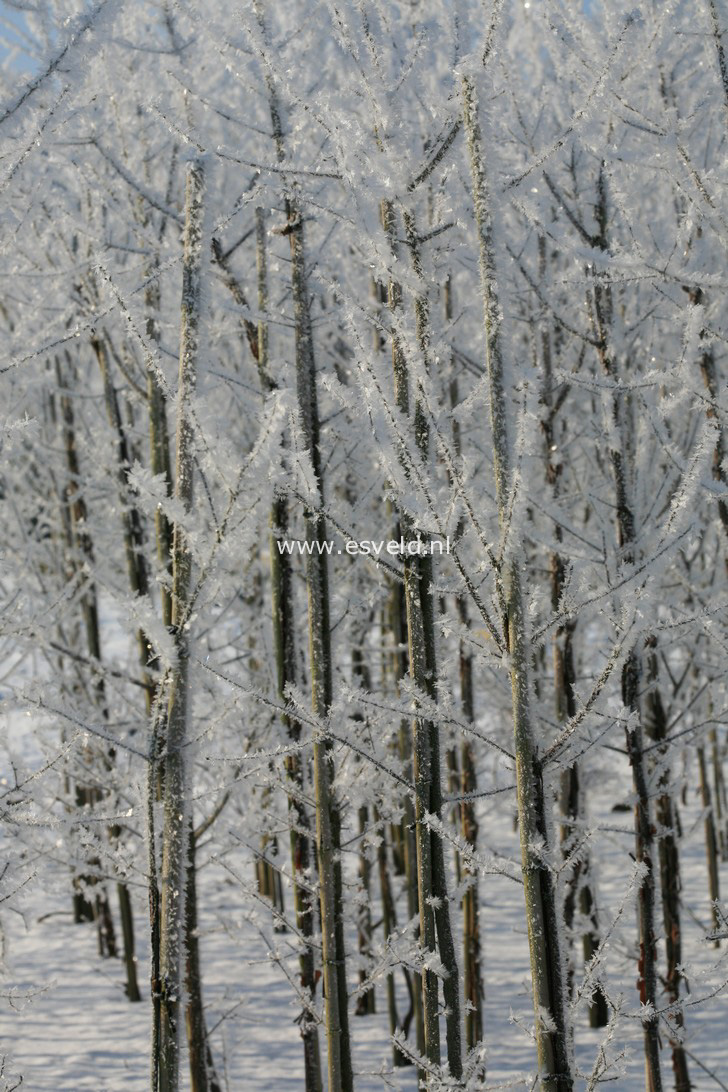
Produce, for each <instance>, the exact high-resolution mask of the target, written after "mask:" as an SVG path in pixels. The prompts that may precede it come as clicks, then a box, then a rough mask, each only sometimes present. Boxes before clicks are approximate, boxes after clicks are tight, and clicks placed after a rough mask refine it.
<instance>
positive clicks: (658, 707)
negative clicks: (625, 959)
mask: <svg viewBox="0 0 728 1092" xmlns="http://www.w3.org/2000/svg"><path fill="white" fill-rule="evenodd" d="M656 646H657V640H656V638H654V637H653V638H651V640H650V641H649V642H648V654H647V657H646V659H647V682H648V686H649V689H648V691H647V693H646V695H645V698H644V703H645V729H646V732H647V735H648V737H649V738H650V740H652V741H653V742H654V743H657V744H660V746H659V747H658V749H657V753H656V757H655V763H657V764H662V767H663V768H662V772H661V773H660V775H659V782H658V783H659V789H660V791H659V795H658V797H657V803H656V809H655V810H656V818H657V824H658V829H659V831H660V834H659V840H658V853H659V862H660V888H661V891H662V923H663V928H664V931H665V957H666V963H667V973H666V976H665V979H664V982H665V989H666V992H667V996H668V998H669V1001H670V1004H671V1005H672V1006H673V1014H672V1016H671V1020H672V1021H673V1022H674V1024H675V1027H676V1029H677V1034H676V1035H674V1036H671V1038H670V1049H671V1051H672V1068H673V1073H674V1075H675V1092H690V1088H691V1084H690V1077H689V1074H688V1060H687V1054H686V1053H685V1050H684V1049H683V1046H682V1035H683V1033H684V1029H685V1015H684V1012H683V1009H682V1004H681V999H680V989H681V984H682V983H683V982H684V981H685V976H684V974H683V971H682V927H681V923H680V886H681V885H680V858H679V853H678V838H677V829H676V828H677V822H676V815H675V805H674V802H673V798H672V793H671V791H670V784H671V778H670V764H669V761H668V758H667V754H666V752H667V748H668V746H669V744H668V741H667V715H666V713H665V707H664V705H663V703H662V698H661V696H660V690H659V687H658V665H657V653H656V651H655V650H656Z"/></svg>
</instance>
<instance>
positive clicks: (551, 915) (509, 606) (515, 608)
mask: <svg viewBox="0 0 728 1092" xmlns="http://www.w3.org/2000/svg"><path fill="white" fill-rule="evenodd" d="M462 91H463V117H464V122H465V131H466V134H467V140H468V148H469V152H470V167H471V176H472V185H473V200H474V205H475V219H476V225H477V229H478V240H479V252H480V278H481V291H482V295H483V317H484V326H485V365H486V374H487V377H488V383H489V388H490V401H491V427H492V433H493V456H494V463H495V479H496V496H497V501H498V514H499V523H500V528H501V535H503V536H504V535H505V534H506V532H507V530H508V518H509V516H508V511H509V503H510V493H511V453H510V446H509V437H508V409H507V400H506V389H505V379H504V375H503V361H502V357H501V349H500V340H499V331H498V326H499V323H500V315H499V302H498V290H497V281H496V271H495V261H494V253H493V241H492V226H491V219H490V209H489V203H488V202H489V199H488V188H487V177H486V170H485V160H484V156H483V142H482V137H481V133H480V122H479V120H478V104H477V99H476V94H475V87H474V84H473V82H472V80H471V79H470V78H469V77H465V78H464V80H463V88H462ZM500 575H501V581H502V586H503V594H504V600H505V602H504V608H505V617H504V619H503V630H504V636H505V643H506V650H507V652H508V655H509V657H510V676H511V691H512V696H513V726H514V737H515V749H516V784H517V788H516V793H517V800H518V818H519V827H520V836H521V859H522V871H523V888H524V895H525V899H526V919H527V926H528V940H529V948H530V954H531V978H532V982H533V1000H534V1009H535V1014H536V1042H537V1048H538V1060H539V1078H540V1082H541V1088H542V1090H543V1092H571V1089H572V1088H573V1076H572V1072H571V1059H570V1053H569V1033H568V1027H567V1022H566V1004H565V1001H566V997H565V994H566V983H565V982H564V978H563V962H562V952H561V929H560V922H559V915H558V913H557V908H556V899H555V884H554V880H553V876H552V874H551V871H550V868H549V866H548V864H547V860H548V849H549V840H550V832H549V826H548V822H547V814H546V801H545V797H544V788H543V772H542V768H541V764H540V762H539V760H538V752H537V746H536V741H535V739H534V733H533V724H532V721H531V711H530V671H531V654H530V647H529V642H528V635H527V629H526V613H525V609H524V602H523V594H522V590H521V567H520V562H519V559H518V556H517V555H516V556H514V555H513V551H511V556H510V557H509V558H506V560H505V562H504V565H503V567H502V570H501V574H500ZM542 840H543V844H544V847H545V850H544V851H539V850H538V849H537V848H536V847H537V846H539V844H540V843H541V841H542ZM545 1014H548V1017H547V1018H546V1019H544V1016H545Z"/></svg>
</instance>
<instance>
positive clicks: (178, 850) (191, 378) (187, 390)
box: [159, 160, 204, 1092]
mask: <svg viewBox="0 0 728 1092" xmlns="http://www.w3.org/2000/svg"><path fill="white" fill-rule="evenodd" d="M203 191H204V169H203V166H202V162H201V161H200V160H194V161H192V162H191V163H190V164H189V166H188V168H187V185H186V196H185V238H184V260H183V272H182V277H183V279H182V309H181V312H182V313H181V323H182V324H181V338H180V360H179V387H178V394H177V456H176V474H175V478H176V487H175V499H176V500H177V501H178V502H179V503H180V504H181V505H182V508H183V510H184V512H185V514H189V513H190V511H191V507H192V485H193V469H194V452H193V445H194V436H193V429H192V420H191V406H190V402H191V399H192V396H193V393H194V388H195V381H196V372H197V353H198V339H199V308H200V282H201V258H202V220H203V204H202V202H203ZM172 573H173V576H172V633H173V636H174V640H175V650H176V653H177V662H176V664H175V666H174V668H173V670H172V672H171V678H170V687H169V704H168V708H167V724H166V734H165V753H164V834H163V840H162V885H161V887H162V890H161V919H160V972H161V1013H160V1037H159V1089H160V1092H178V1089H179V1031H180V1028H179V1013H180V1000H181V992H182V960H183V952H185V951H186V944H187V939H186V932H185V888H186V885H187V854H188V848H187V836H188V826H189V819H190V817H189V814H188V800H187V793H188V781H187V771H186V762H185V748H186V744H187V734H188V726H187V721H188V682H189V680H188V671H189V664H188V656H189V634H188V629H187V627H188V624H189V621H188V605H189V604H188V599H189V593H190V582H191V574H192V555H191V552H190V549H189V545H188V543H187V540H186V535H185V530H184V527H183V526H182V524H181V523H178V522H177V523H175V525H174V533H173V537H172Z"/></svg>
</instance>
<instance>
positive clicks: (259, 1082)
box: [0, 780, 728, 1092]
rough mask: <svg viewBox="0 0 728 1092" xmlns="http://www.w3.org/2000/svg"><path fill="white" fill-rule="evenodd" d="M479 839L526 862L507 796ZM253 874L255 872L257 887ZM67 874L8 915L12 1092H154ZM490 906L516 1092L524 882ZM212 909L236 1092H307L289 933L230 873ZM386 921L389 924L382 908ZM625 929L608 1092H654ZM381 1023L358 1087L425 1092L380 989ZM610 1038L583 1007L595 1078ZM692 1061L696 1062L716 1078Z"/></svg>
mask: <svg viewBox="0 0 728 1092" xmlns="http://www.w3.org/2000/svg"><path fill="white" fill-rule="evenodd" d="M627 791H628V790H627V786H623V792H624V794H625V795H626V793H627ZM618 794H619V786H618V784H616V783H615V782H614V781H608V780H607V781H606V782H604V784H603V790H602V797H601V800H600V801H599V803H600V804H601V808H600V812H601V814H600V816H599V818H600V819H601V821H602V824H603V826H607V825H609V826H610V827H611V828H613V829H611V830H610V831H606V830H604V829H602V830H600V832H599V834H598V835H597V836H596V838H595V845H598V847H599V853H598V856H597V860H596V867H597V868H598V873H599V895H600V902H601V909H602V922H603V924H604V925H607V924H608V923H609V921H611V920H612V918H614V917H615V916H616V914H617V912H618V909H619V905H620V902H621V900H622V898H623V895H624V892H625V888H626V885H627V882H628V867H626V866H625V861H627V862H628V863H629V858H628V856H627V852H628V850H629V848H631V842H630V837H631V836H630V833H629V831H630V821H631V816H630V815H628V814H625V813H621V812H618V813H612V812H611V810H610V805H611V803H612V802H613V801H614V800H615V799H617V798H618ZM496 799H498V798H496ZM682 818H683V826H684V834H685V837H684V842H683V857H682V863H683V869H684V873H685V882H684V893H683V894H684V903H685V907H684V915H683V918H684V933H685V960H686V963H687V965H688V969H689V978H690V986H691V994H690V996H689V998H688V1008H687V1013H686V1023H687V1027H688V1044H687V1045H688V1048H689V1050H690V1052H691V1054H692V1055H693V1056H694V1058H693V1059H691V1064H690V1069H691V1077H692V1080H693V1083H694V1087H695V1088H696V1089H700V1090H702V1089H705V1090H706V1092H708V1090H710V1089H717V1088H720V1087H725V1086H726V1084H728V1035H727V1034H726V1028H727V1027H728V995H727V994H726V992H722V993H719V994H718V995H716V996H714V997H712V998H711V999H708V1000H704V1001H703V1000H701V999H703V998H706V997H707V995H709V994H710V993H711V991H712V990H713V989H715V988H717V987H719V986H721V985H722V982H723V980H724V978H728V962H727V961H728V953H725V954H724V953H723V952H721V951H716V950H715V949H714V948H713V947H712V946H711V945H709V944H706V943H705V941H704V940H703V937H704V935H705V933H706V932H707V931H708V928H709V905H708V901H707V895H706V886H707V884H706V877H705V863H704V856H703V853H702V818H701V812H700V811H699V810H698V808H697V806H696V805H695V804H694V802H693V803H690V806H688V807H687V808H685V809H683V814H682ZM481 836H482V839H483V846H484V851H486V852H487V850H485V847H486V846H487V849H488V850H490V851H497V852H499V853H502V854H505V855H507V856H509V857H511V858H514V857H515V856H516V855H517V852H518V847H517V835H516V833H515V832H514V830H513V821H512V812H511V810H510V808H509V807H508V806H504V804H503V801H502V798H501V799H500V802H499V803H498V805H494V804H490V805H488V807H486V808H483V809H482V812H481ZM251 874H252V873H251V869H250V866H249V865H248V867H247V871H246V872H245V877H246V878H249V877H251ZM66 875H67V874H66V873H65V872H64V870H63V868H62V867H61V865H60V864H59V865H58V867H57V869H55V870H50V869H49V868H48V867H47V866H46V868H45V871H40V872H39V874H38V876H37V877H36V879H35V880H34V881H33V883H32V884H30V885H28V887H27V888H26V889H25V891H24V893H23V894H24V898H23V905H24V913H23V916H22V917H21V916H20V915H19V914H17V913H15V912H9V913H8V912H6V913H4V914H3V928H4V931H5V975H4V982H5V985H4V1000H3V1003H2V1006H1V1007H0V1039H1V1040H2V1043H3V1044H4V1051H5V1053H6V1054H7V1055H8V1056H9V1057H8V1062H7V1064H6V1071H5V1078H6V1080H8V1085H7V1087H8V1088H12V1087H13V1080H12V1079H11V1078H12V1077H13V1076H14V1075H15V1076H16V1077H17V1076H19V1075H22V1076H23V1084H22V1087H23V1089H27V1090H30V1092H77V1090H79V1092H80V1090H82V1089H88V1090H90V1092H116V1090H119V1092H120V1090H122V1089H124V1090H128V1089H135V1090H136V1089H139V1090H140V1092H141V1090H142V1089H144V1088H145V1087H147V1071H148V1035H149V1009H148V1004H147V1003H142V1004H137V1005H130V1004H129V1003H128V1002H127V1001H126V999H125V996H124V992H123V968H122V965H121V962H120V961H110V960H101V959H100V958H99V957H98V955H97V952H96V938H95V931H94V929H93V927H91V926H74V925H73V924H72V921H71V916H70V898H69V896H68V894H67V891H65V889H64V884H67V879H66ZM726 880H727V881H728V876H726ZM137 894H138V897H137V917H136V926H137V933H138V951H139V961H140V970H141V979H142V983H143V986H144V994H145V998H148V995H149V991H148V987H147V985H146V982H145V981H144V979H145V968H146V958H147V954H146V953H147V948H146V943H145V926H146V914H145V905H144V896H143V891H141V890H139V891H138V893H137ZM480 895H481V921H482V930H483V957H484V968H485V982H486V995H487V996H486V1011H485V1027H486V1038H487V1043H488V1087H491V1088H499V1087H506V1086H514V1085H511V1082H512V1081H515V1082H516V1084H515V1086H516V1087H530V1086H531V1082H532V1080H533V1075H534V1051H533V1048H532V1045H531V1044H530V1043H529V1040H528V1032H527V1029H528V1027H529V1026H530V1022H531V1017H532V1014H531V1007H530V1006H531V1002H530V997H529V993H528V953H527V945H526V938H525V928H524V914H523V906H522V891H521V888H520V886H519V884H518V883H516V882H514V881H513V880H512V879H509V878H507V877H505V876H498V875H495V876H486V877H484V878H483V879H482V880H481V884H480ZM200 902H201V907H202V921H201V933H202V950H203V973H204V988H205V997H206V1003H207V1010H208V1023H209V1026H210V1028H211V1029H212V1041H213V1046H214V1050H215V1057H216V1061H217V1065H218V1068H219V1071H220V1075H221V1076H223V1078H224V1082H225V1087H226V1088H227V1089H230V1090H233V1092H238V1090H240V1092H246V1090H248V1089H250V1090H253V1089H255V1090H256V1092H285V1090H287V1089H290V1090H293V1089H301V1088H302V1087H303V1071H302V1064H301V1046H300V1038H299V1035H298V1028H297V1025H296V1022H295V1020H296V1016H297V1015H298V1013H299V1011H300V1009H299V1007H298V1006H297V1004H296V1002H295V998H294V996H293V991H292V989H291V987H290V985H289V984H288V982H287V980H286V978H285V976H284V975H283V973H282V972H281V970H280V968H279V967H278V966H276V965H275V963H274V962H271V960H270V958H269V948H270V947H272V946H276V949H277V952H278V954H279V955H280V956H281V958H282V959H284V960H285V958H286V955H287V949H286V945H287V942H286V935H285V934H274V933H273V930H272V928H271V922H270V918H269V917H268V915H267V913H266V910H265V908H264V907H261V906H260V905H259V904H256V905H252V904H251V902H250V900H247V901H246V900H245V898H244V897H243V895H242V893H241V891H240V889H239V887H238V886H237V884H236V883H235V881H234V880H233V879H232V878H231V876H230V874H229V873H228V872H226V871H224V870H222V869H221V868H220V866H219V865H216V864H215V863H214V862H212V863H209V864H208V865H207V866H206V867H205V868H203V870H202V872H201V899H200ZM374 914H375V919H376V918H377V917H378V911H377V909H376V907H375V908H374ZM622 923H623V927H622V924H620V925H618V926H617V928H616V929H615V931H614V934H613V936H612V938H611V941H610V945H611V949H612V951H611V952H610V957H609V978H608V991H609V996H610V999H611V1000H612V1001H614V1002H617V1000H618V999H619V998H620V996H621V998H622V1015H621V1017H620V1019H619V1021H618V1023H617V1026H616V1028H615V1031H614V1035H613V1038H612V1041H611V1043H610V1044H609V1047H608V1053H609V1056H610V1057H612V1058H616V1057H617V1056H619V1055H623V1057H622V1060H621V1062H620V1065H619V1067H618V1068H616V1069H614V1070H613V1071H611V1072H609V1073H608V1074H607V1076H608V1077H610V1078H611V1081H610V1086H611V1087H616V1088H619V1089H623V1090H624V1092H632V1090H634V1092H637V1090H638V1089H642V1088H643V1087H644V1074H643V1062H642V1055H641V1032H640V1027H639V1022H638V1019H637V1018H636V1014H637V1010H638V1002H637V996H636V990H635V978H636V968H635V963H634V959H633V953H632V952H631V950H630V948H629V945H630V944H631V943H632V942H633V941H632V938H633V937H634V932H635V930H634V908H633V904H632V903H631V902H630V903H628V905H627V907H626V910H625V912H624V915H623V918H622ZM352 939H353V938H352ZM352 949H353V945H352ZM352 986H353V981H352ZM8 991H10V992H8ZM698 1001H700V1003H695V1002H698ZM377 1010H378V1011H377V1014H376V1015H375V1016H373V1017H355V1016H353V1015H352V1020H351V1024H352V1034H353V1042H354V1064H355V1070H356V1073H357V1081H356V1084H357V1089H359V1090H361V1092H370V1090H371V1092H374V1090H375V1089H385V1088H401V1089H403V1090H411V1089H414V1087H415V1078H414V1072H413V1070H412V1069H411V1068H409V1069H401V1068H400V1069H397V1070H394V1071H393V1070H392V1066H391V1053H390V1051H389V1049H388V1048H387V1045H386V1044H387V1029H386V1006H385V999H384V991H383V989H380V990H378V996H377ZM603 1038H604V1033H603V1032H601V1031H593V1030H590V1029H588V1028H587V1027H586V1021H585V1014H584V1010H583V1008H582V1009H580V1015H579V1018H578V1023H577V1028H576V1051H577V1059H578V1062H579V1065H580V1068H581V1070H582V1072H583V1073H584V1074H586V1075H588V1074H589V1072H590V1071H591V1069H592V1066H593V1064H594V1061H595V1058H596V1056H597V1053H598V1050H599V1045H600V1043H601V1042H602V1040H603ZM322 1046H323V1041H322ZM667 1046H668V1045H667V1043H666V1042H663V1047H664V1050H663V1062H664V1072H665V1081H666V1087H669V1086H670V1085H671V1072H670V1058H669V1050H668V1049H667ZM694 1059H699V1062H700V1063H702V1065H703V1066H704V1067H705V1070H704V1069H701V1067H700V1065H699V1064H698V1062H697V1061H695V1060H694ZM706 1070H710V1071H712V1073H713V1074H714V1076H710V1075H709V1074H708V1073H707V1072H706ZM519 1078H521V1079H519ZM719 1082H722V1085H721V1084H720V1083H719ZM586 1086H587V1080H586V1078H585V1080H584V1087H586ZM2 1087H4V1086H3V1085H2V1084H0V1088H2Z"/></svg>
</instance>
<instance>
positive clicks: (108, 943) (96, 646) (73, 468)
mask: <svg viewBox="0 0 728 1092" xmlns="http://www.w3.org/2000/svg"><path fill="white" fill-rule="evenodd" d="M59 379H60V372H59ZM62 405H63V417H64V432H65V446H66V459H67V464H68V471H69V477H70V480H71V482H72V483H73V485H72V489H73V500H72V504H71V515H72V525H73V528H74V536H75V538H76V542H77V544H78V547H79V549H80V551H81V553H82V555H83V557H84V559H85V561H86V562H87V563H88V564H89V566H93V562H94V551H93V545H92V542H91V538H90V535H89V532H88V529H87V512H86V503H85V501H84V499H83V497H82V495H81V493H80V491H79V485H78V482H79V463H78V452H77V450H76V439H75V424H74V416H73V406H72V403H71V400H70V397H69V395H68V394H66V395H64V397H63V398H62ZM82 604H83V616H84V626H85V630H86V643H87V648H88V653H89V656H90V658H91V660H92V661H93V662H94V663H95V664H97V665H98V666H97V668H96V671H97V677H96V680H95V684H94V692H95V696H96V700H97V703H98V706H99V711H100V713H101V716H102V717H103V719H104V720H108V716H109V711H108V704H107V700H106V687H105V684H104V679H103V676H102V675H101V673H100V672H101V627H100V623H99V612H98V601H97V594H96V586H95V584H94V583H93V582H92V581H89V583H88V587H87V588H86V590H85V592H84V596H83V599H82ZM112 760H113V748H111V749H110V751H109V753H108V754H107V755H106V756H104V759H103V761H104V763H105V764H106V765H109V766H110V765H111V762H112ZM84 791H88V792H89V793H91V797H90V798H89V802H90V803H95V802H97V801H98V800H99V799H100V798H101V794H100V792H99V790H98V789H89V790H84ZM118 834H119V831H118V828H117V829H116V830H115V829H114V828H111V829H110V830H109V837H110V838H111V839H112V840H113V839H116V838H118ZM116 890H117V896H118V899H119V913H120V919H121V926H122V942H123V945H124V967H125V971H126V994H127V997H128V998H129V1000H130V1001H132V1002H134V1001H141V994H140V992H139V984H138V981H137V968H136V954H135V948H134V913H133V909H132V905H131V896H130V894H129V888H128V887H127V885H126V884H125V883H123V882H119V883H117V885H116ZM95 902H96V917H97V921H98V925H99V948H100V951H101V952H102V954H108V955H114V956H115V955H116V941H115V935H114V926H113V921H112V917H111V908H110V906H109V904H108V899H107V897H106V892H105V891H102V893H101V894H97V895H96V900H95Z"/></svg>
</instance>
